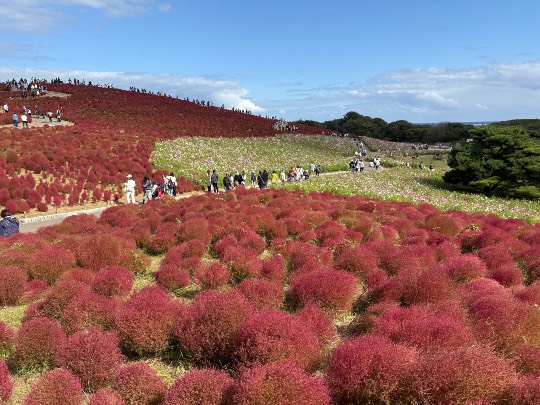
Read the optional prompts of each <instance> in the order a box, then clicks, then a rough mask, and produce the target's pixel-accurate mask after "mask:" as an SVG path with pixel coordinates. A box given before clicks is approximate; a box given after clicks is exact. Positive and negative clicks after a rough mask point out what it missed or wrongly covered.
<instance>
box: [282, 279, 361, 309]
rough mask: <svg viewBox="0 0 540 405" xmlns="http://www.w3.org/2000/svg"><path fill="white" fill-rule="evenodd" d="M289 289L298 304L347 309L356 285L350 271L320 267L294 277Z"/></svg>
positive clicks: (356, 287) (351, 301) (350, 303)
mask: <svg viewBox="0 0 540 405" xmlns="http://www.w3.org/2000/svg"><path fill="white" fill-rule="evenodd" d="M290 291H291V294H292V296H293V298H294V299H295V300H296V301H297V302H298V303H299V304H300V306H303V305H306V304H311V303H313V304H317V305H319V306H320V307H321V308H323V309H327V310H329V311H349V310H350V309H351V306H352V303H353V300H354V296H355V294H356V293H357V292H358V286H357V281H356V277H355V276H354V275H353V274H351V273H348V272H346V271H341V270H334V269H322V270H313V271H311V272H309V273H305V274H299V275H298V276H296V277H294V279H293V280H292V281H291V290H290Z"/></svg>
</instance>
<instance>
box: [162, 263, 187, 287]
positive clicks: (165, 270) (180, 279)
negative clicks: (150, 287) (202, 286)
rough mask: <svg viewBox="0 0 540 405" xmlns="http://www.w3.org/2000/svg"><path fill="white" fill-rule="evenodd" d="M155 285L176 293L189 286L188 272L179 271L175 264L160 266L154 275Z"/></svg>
mask: <svg viewBox="0 0 540 405" xmlns="http://www.w3.org/2000/svg"><path fill="white" fill-rule="evenodd" d="M154 278H155V279H156V283H157V285H159V286H160V287H162V288H164V289H165V290H167V291H171V292H173V291H177V290H180V289H182V288H184V287H187V286H188V285H189V284H190V282H191V281H190V278H189V272H187V271H186V270H181V269H179V268H178V266H177V265H175V264H172V263H170V264H162V265H161V266H160V267H159V269H158V271H156V272H155V273H154Z"/></svg>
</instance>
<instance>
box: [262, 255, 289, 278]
mask: <svg viewBox="0 0 540 405" xmlns="http://www.w3.org/2000/svg"><path fill="white" fill-rule="evenodd" d="M261 275H262V276H263V277H264V278H267V279H268V280H272V281H277V282H279V283H283V281H285V279H286V278H287V274H286V273H285V259H284V258H283V256H273V257H270V258H269V259H266V260H264V261H263V262H262V270H261Z"/></svg>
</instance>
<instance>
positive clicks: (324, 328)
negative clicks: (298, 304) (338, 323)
mask: <svg viewBox="0 0 540 405" xmlns="http://www.w3.org/2000/svg"><path fill="white" fill-rule="evenodd" d="M296 317H297V318H298V319H299V320H301V321H303V322H304V323H305V324H306V325H307V326H309V328H310V329H311V330H312V332H313V333H314V334H315V336H316V337H317V339H318V340H319V346H320V347H324V346H326V345H327V344H328V343H329V342H330V341H332V340H333V339H334V338H335V337H336V327H335V326H334V321H333V319H332V318H330V317H329V316H328V315H326V313H325V312H324V311H323V310H322V309H321V307H319V306H318V305H317V304H308V305H305V306H304V307H303V308H302V309H301V310H300V311H298V313H297V314H296Z"/></svg>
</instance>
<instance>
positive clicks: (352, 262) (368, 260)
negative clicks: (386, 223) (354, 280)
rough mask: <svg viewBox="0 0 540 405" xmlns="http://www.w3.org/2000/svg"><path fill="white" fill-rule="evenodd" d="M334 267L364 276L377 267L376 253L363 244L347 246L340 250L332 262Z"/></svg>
mask: <svg viewBox="0 0 540 405" xmlns="http://www.w3.org/2000/svg"><path fill="white" fill-rule="evenodd" d="M334 268H336V269H338V270H344V271H348V272H350V273H353V274H356V275H357V276H359V277H361V278H365V277H366V276H367V274H369V273H370V272H371V271H373V270H375V269H376V268H377V255H376V253H375V252H374V251H373V250H371V249H369V248H366V247H364V245H360V246H357V247H349V248H346V249H344V250H343V251H342V252H341V254H340V255H339V257H338V258H337V259H336V261H335V262H334Z"/></svg>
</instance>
